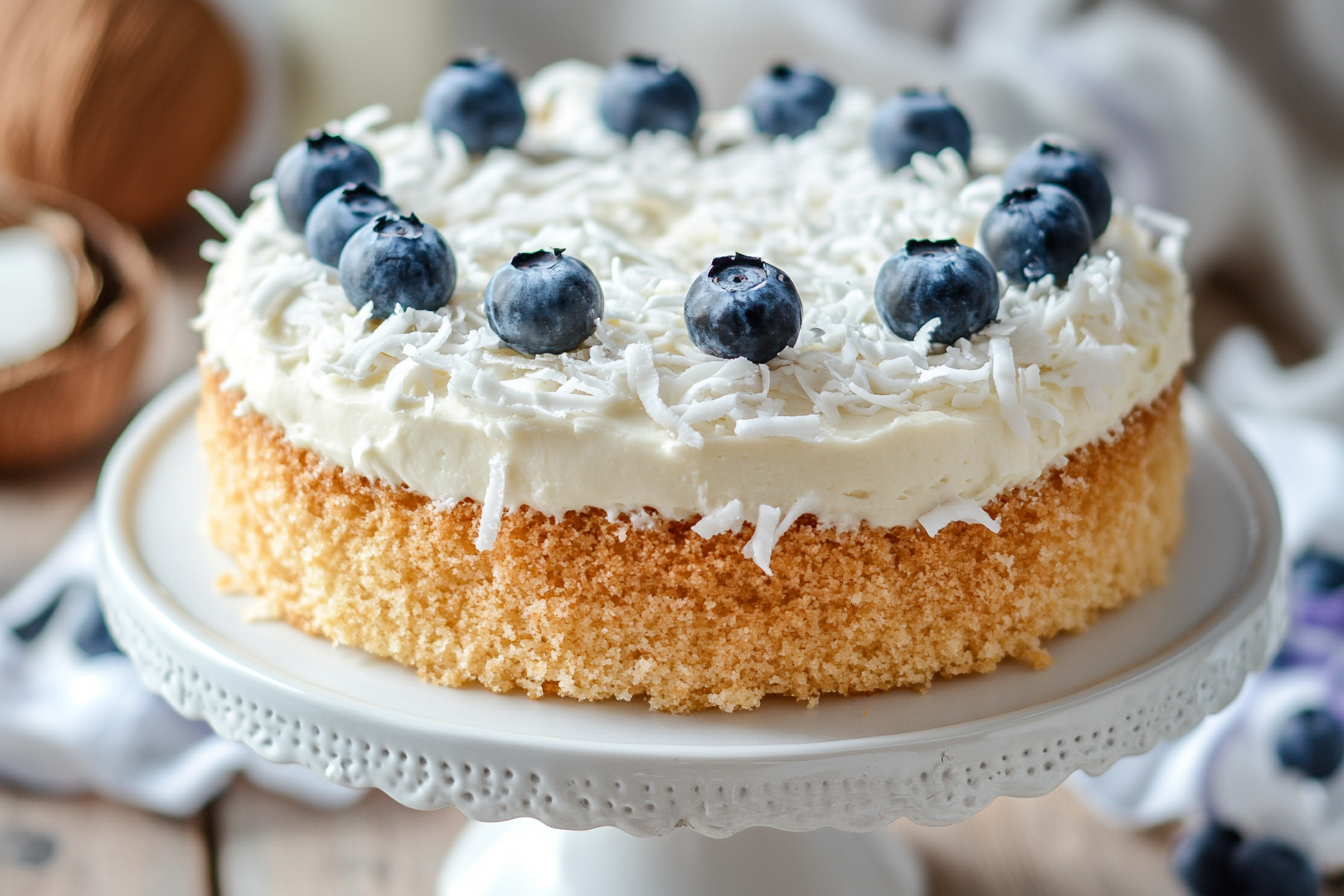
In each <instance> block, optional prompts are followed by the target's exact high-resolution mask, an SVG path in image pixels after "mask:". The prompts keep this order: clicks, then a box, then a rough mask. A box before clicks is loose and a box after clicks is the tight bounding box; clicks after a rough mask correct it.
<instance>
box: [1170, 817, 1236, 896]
mask: <svg viewBox="0 0 1344 896" xmlns="http://www.w3.org/2000/svg"><path fill="white" fill-rule="evenodd" d="M1240 844H1241V834H1239V833H1237V831H1235V830H1234V829H1232V828H1229V827H1225V826H1224V825H1221V824H1217V823H1216V822H1209V823H1207V824H1205V825H1204V826H1202V827H1200V828H1198V829H1196V830H1194V831H1191V832H1190V833H1188V834H1186V835H1185V836H1184V837H1182V838H1181V839H1180V841H1179V842H1178V843H1177V844H1176V848H1175V849H1174V850H1173V851H1172V855H1171V864H1172V866H1173V868H1174V870H1175V871H1176V876H1177V877H1179V878H1180V879H1181V880H1183V881H1184V882H1185V885H1186V886H1187V887H1189V888H1190V891H1191V892H1192V893H1194V894H1195V896H1227V894H1230V893H1236V892H1238V891H1237V889H1236V886H1235V884H1234V883H1233V880H1232V851H1233V850H1234V849H1236V848H1237V847H1238V846H1239V845H1240Z"/></svg>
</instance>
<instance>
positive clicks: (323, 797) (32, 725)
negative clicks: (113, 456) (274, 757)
mask: <svg viewBox="0 0 1344 896" xmlns="http://www.w3.org/2000/svg"><path fill="white" fill-rule="evenodd" d="M97 564H98V535H97V528H96V525H95V522H94V516H93V511H92V508H90V509H89V510H86V511H85V512H84V514H83V515H82V516H81V517H80V518H79V520H78V521H77V522H76V523H75V524H74V525H73V526H72V527H71V529H70V531H69V532H68V533H67V534H66V536H65V537H64V539H63V540H62V541H61V543H60V544H59V545H58V546H57V547H56V549H55V550H53V551H52V552H51V553H50V554H49V555H48V556H47V557H46V559H45V560H43V561H42V562H41V563H40V564H39V565H38V566H37V568H35V569H34V570H32V572H30V573H29V574H28V576H27V577H26V578H24V579H23V580H22V581H21V582H19V584H18V585H17V586H16V587H15V588H14V589H13V590H12V591H11V592H9V593H8V594H7V595H5V596H4V597H2V598H0V779H3V780H5V781H8V782H10V783H13V784H17V785H19V786H21V787H25V788H28V789H32V790H38V791H42V792H47V793H63V794H65V793H79V792H85V791H93V792H95V793H98V794H100V795H102V796H104V797H107V798H108V799H113V800H118V801H121V802H125V803H130V804H132V805H135V806H140V807H142V808H145V809H149V810H151V811H154V812H160V813H163V814H165V815H178V816H184V815H191V814H193V813H195V812H197V811H198V810H199V809H200V808H201V807H202V806H204V805H205V804H206V803H207V802H209V801H210V800H211V799H212V798H213V797H214V796H215V795H217V794H218V793H220V792H221V791H223V790H224V788H226V787H227V786H228V785H229V782H230V781H232V780H233V777H234V775H236V774H240V773H241V774H244V775H246V776H247V777H248V778H249V779H250V780H251V781H252V782H253V783H255V784H257V785H258V786H260V787H263V788H265V789H267V790H271V791H274V792H277V793H281V794H284V795H287V796H290V797H293V798H294V799H297V800H301V801H303V802H306V803H310V804H312V805H316V806H320V807H325V808H333V809H334V808H340V807H343V806H348V805H351V804H353V803H355V802H357V801H358V800H359V799H360V798H362V797H363V795H364V793H363V791H361V790H352V789H348V788H345V787H340V786H337V785H335V784H332V783H330V782H328V781H325V780H323V779H322V778H320V777H318V776H317V775H315V774H313V773H312V772H310V771H308V770H307V769H306V768H303V767H302V766H298V765H280V764H276V763H272V762H268V761H267V760H265V759H262V758H261V757H260V756H258V755H257V754H256V753H254V752H253V751H252V750H251V749H249V748H248V747H245V746H243V745H241V744H236V743H233V742H232V741H228V740H225V739H224V738H222V737H220V736H218V735H217V734H215V733H214V732H212V731H211V730H210V727H209V726H208V725H206V724H205V723H204V722H199V721H193V720H190V719H185V718H183V717H182V716H180V715H178V714H177V713H176V712H175V711H174V710H173V709H172V707H170V706H169V705H168V704H167V703H166V702H164V700H162V699H161V698H159V697H157V696H155V695H154V694H151V693H150V692H149V691H148V690H147V689H146V688H145V686H144V685H143V684H141V682H140V678H139V675H138V674H137V672H136V670H135V668H134V666H132V664H131V661H130V660H129V659H127V658H126V657H125V656H124V655H123V654H122V653H121V651H120V650H118V649H117V646H116V644H115V643H114V642H113V641H112V638H111V636H110V635H109V634H108V631H107V626H106V624H105V623H104V621H103V616H102V613H101V611H100V609H99V607H98V599H97V588H96V586H95V584H94V583H95V581H96V578H97Z"/></svg>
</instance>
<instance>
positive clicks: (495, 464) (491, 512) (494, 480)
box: [476, 454, 508, 551]
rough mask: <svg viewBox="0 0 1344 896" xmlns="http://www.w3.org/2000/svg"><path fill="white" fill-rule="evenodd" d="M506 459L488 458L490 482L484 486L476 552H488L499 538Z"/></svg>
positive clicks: (500, 456)
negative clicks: (483, 499)
mask: <svg viewBox="0 0 1344 896" xmlns="http://www.w3.org/2000/svg"><path fill="white" fill-rule="evenodd" d="M507 467H508V458H506V457H505V456H504V455H503V454H496V455H494V456H493V457H491V458H490V480H489V482H487V483H486V486H485V501H484V503H483V504H482V505H481V523H480V528H478V529H477V530H476V550H478V551H488V550H490V549H491V548H493V547H494V546H495V539H496V538H498V537H499V524H500V521H501V520H502V519H503V518H504V473H505V470H506V469H507Z"/></svg>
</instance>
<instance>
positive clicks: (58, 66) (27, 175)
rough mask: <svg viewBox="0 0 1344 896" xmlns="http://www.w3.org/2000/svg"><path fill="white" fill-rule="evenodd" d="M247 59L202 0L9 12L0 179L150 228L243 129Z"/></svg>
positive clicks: (9, 6)
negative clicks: (54, 191)
mask: <svg viewBox="0 0 1344 896" xmlns="http://www.w3.org/2000/svg"><path fill="white" fill-rule="evenodd" d="M246 91H247V73H246V69H245V64H244V57H243V54H242V52H241V50H240V49H239V47H238V44H237V42H236V40H235V38H234V37H233V35H232V34H231V33H230V32H229V31H228V29H227V28H226V27H225V26H224V24H223V23H222V22H221V21H220V20H219V19H218V18H217V17H216V15H215V14H214V13H213V12H212V11H211V10H210V9H209V8H208V7H206V6H205V5H203V4H202V3H201V2H199V0H3V2H0V171H5V172H8V173H10V174H12V175H15V176H17V177H21V178H24V179H27V180H30V181H34V182H37V183H40V184H47V185H49V186H53V187H56V188H58V189H61V190H66V191H68V192H70V193H74V194H75V195H76V196H80V197H83V198H84V199H87V200H89V201H91V202H93V203H95V204H96V205H99V206H102V207H103V208H104V209H106V210H107V211H108V212H110V213H111V214H112V215H113V216H114V217H116V218H118V219H120V220H121V221H123V222H125V223H128V224H131V225H134V226H136V227H139V228H141V229H142V230H147V229H152V228H153V227H154V226H156V225H158V224H162V223H164V222H165V221H166V220H167V219H168V218H170V217H171V216H172V215H173V214H174V213H176V212H177V211H179V210H180V209H181V208H182V207H183V203H184V201H185V199H186V195H187V193H188V192H189V191H190V190H192V189H193V188H195V187H199V186H201V185H202V184H203V182H204V180H205V179H206V178H207V177H208V176H209V175H210V173H211V171H212V169H213V168H214V166H215V165H216V164H217V163H218V162H219V160H220V156H221V154H222V153H223V152H224V151H225V150H226V149H227V148H228V145H229V142H230V138H231V137H232V136H233V135H234V133H235V132H236V130H237V128H238V125H239V123H240V122H241V119H242V115H243V110H244V105H245V102H246Z"/></svg>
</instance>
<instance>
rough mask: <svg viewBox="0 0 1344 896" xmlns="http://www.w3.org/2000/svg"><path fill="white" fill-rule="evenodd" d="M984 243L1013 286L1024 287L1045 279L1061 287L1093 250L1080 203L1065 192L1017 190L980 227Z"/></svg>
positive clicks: (1057, 189) (1059, 189)
mask: <svg viewBox="0 0 1344 896" xmlns="http://www.w3.org/2000/svg"><path fill="white" fill-rule="evenodd" d="M980 240H981V242H982V243H984V246H985V254H986V255H988V256H989V260H990V261H991V262H993V263H994V267H995V268H997V269H998V270H1000V271H1003V273H1004V274H1005V275H1006V276H1007V277H1008V282H1009V283H1016V284H1017V285H1019V286H1025V285H1027V284H1028V283H1030V282H1032V281H1033V280H1039V279H1041V278H1042V277H1044V276H1045V275H1046V274H1053V275H1054V277H1055V283H1057V284H1059V285H1060V286H1063V285H1064V284H1065V283H1067V282H1068V280H1069V274H1071V273H1073V269H1074V268H1075V267H1076V266H1077V265H1078V261H1079V259H1081V258H1082V257H1083V256H1084V255H1086V254H1087V250H1088V249H1089V248H1090V247H1091V245H1092V228H1091V225H1089V224H1088V223H1087V212H1086V211H1084V210H1083V205H1082V203H1081V202H1079V201H1078V199H1077V198H1076V197H1075V196H1074V195H1073V194H1072V193H1070V192H1069V191H1068V190H1065V189H1064V188H1063V187H1056V186H1055V185H1053V184H1041V185H1040V186H1036V187H1024V188H1023V189H1021V190H1013V191H1012V192H1011V193H1008V194H1006V195H1004V197H1003V198H1002V199H1000V200H999V204H998V205H996V206H994V207H993V208H992V209H990V210H989V213H988V214H986V215H985V220H984V221H982V222H981V223H980Z"/></svg>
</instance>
